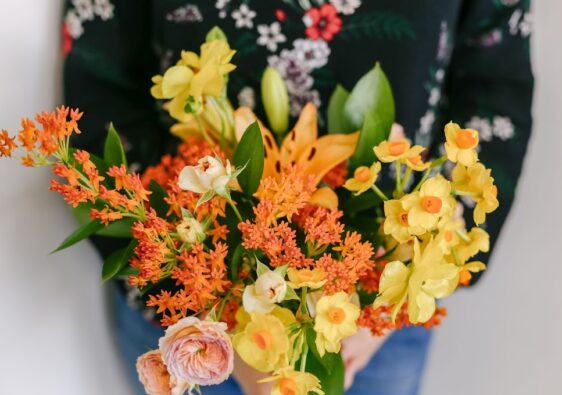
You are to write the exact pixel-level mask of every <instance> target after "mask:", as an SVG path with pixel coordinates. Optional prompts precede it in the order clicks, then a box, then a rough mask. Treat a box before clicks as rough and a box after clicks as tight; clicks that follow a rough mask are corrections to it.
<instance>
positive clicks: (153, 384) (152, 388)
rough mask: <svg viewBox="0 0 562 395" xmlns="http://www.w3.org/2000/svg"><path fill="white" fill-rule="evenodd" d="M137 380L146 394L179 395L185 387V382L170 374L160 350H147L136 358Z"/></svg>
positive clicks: (186, 385)
mask: <svg viewBox="0 0 562 395" xmlns="http://www.w3.org/2000/svg"><path fill="white" fill-rule="evenodd" d="M136 367H137V373H138V375H139V380H140V382H141V383H142V385H143V386H144V390H145V391H146V393H147V394H148V395H181V394H183V393H184V392H185V391H186V390H187V388H188V384H187V383H186V382H183V381H180V380H176V379H175V378H174V377H173V376H170V373H168V370H167V369H166V365H165V364H164V361H162V357H161V355H160V351H158V350H152V351H149V352H147V353H145V354H143V355H141V356H140V357H138V359H137V365H136Z"/></svg>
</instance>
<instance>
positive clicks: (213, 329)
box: [159, 317, 234, 385]
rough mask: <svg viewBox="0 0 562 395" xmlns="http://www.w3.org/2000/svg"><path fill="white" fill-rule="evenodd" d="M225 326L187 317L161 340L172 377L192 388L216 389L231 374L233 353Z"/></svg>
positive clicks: (221, 323)
mask: <svg viewBox="0 0 562 395" xmlns="http://www.w3.org/2000/svg"><path fill="white" fill-rule="evenodd" d="M226 329H227V326H226V324H225V323H224V322H212V321H201V320H200V319H198V318H196V317H186V318H183V319H181V320H180V321H178V322H177V323H176V324H174V325H172V326H170V327H169V328H168V329H167V330H166V333H165V334H164V336H163V337H161V338H160V341H159V348H160V352H161V354H162V359H163V360H164V363H165V364H166V366H167V368H168V372H170V374H171V375H172V376H175V377H177V378H178V379H180V380H184V381H186V382H188V383H189V384H190V385H196V384H198V385H213V384H219V383H222V382H223V381H225V380H226V379H227V378H228V377H229V376H230V373H232V369H233V365H234V351H233V348H232V342H231V340H230V337H229V336H228V335H227V334H226Z"/></svg>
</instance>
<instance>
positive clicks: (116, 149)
mask: <svg viewBox="0 0 562 395" xmlns="http://www.w3.org/2000/svg"><path fill="white" fill-rule="evenodd" d="M103 159H104V161H105V163H107V165H108V166H109V167H111V166H120V165H122V164H123V165H125V167H126V166H127V158H126V156H125V150H124V149H123V144H122V143H121V138H120V137H119V134H118V133H117V131H116V130H115V127H114V126H113V123H110V124H109V129H108V130H107V137H106V138H105V144H104V147H103Z"/></svg>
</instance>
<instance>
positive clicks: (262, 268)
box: [256, 258, 271, 277]
mask: <svg viewBox="0 0 562 395" xmlns="http://www.w3.org/2000/svg"><path fill="white" fill-rule="evenodd" d="M270 271H271V270H270V269H269V268H268V267H267V266H266V265H264V264H263V263H262V262H261V261H260V260H259V259H258V258H256V273H257V274H258V277H259V276H261V275H262V274H265V273H267V272H270Z"/></svg>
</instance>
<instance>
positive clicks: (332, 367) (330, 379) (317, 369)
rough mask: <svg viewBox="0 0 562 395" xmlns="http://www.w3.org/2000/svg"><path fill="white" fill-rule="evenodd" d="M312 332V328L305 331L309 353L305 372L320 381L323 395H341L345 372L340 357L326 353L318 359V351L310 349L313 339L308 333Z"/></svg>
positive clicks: (336, 354) (337, 354)
mask: <svg viewBox="0 0 562 395" xmlns="http://www.w3.org/2000/svg"><path fill="white" fill-rule="evenodd" d="M313 332H314V330H313V329H312V328H309V329H308V330H307V343H308V346H309V348H310V351H309V353H308V357H307V361H306V371H307V372H309V373H312V374H313V375H315V376H316V377H318V378H319V379H320V385H321V386H322V390H323V391H324V393H325V395H342V394H343V383H344V371H345V367H344V364H343V360H342V357H341V355H340V354H339V353H326V354H325V355H324V357H323V358H319V355H318V351H316V352H315V351H314V350H316V346H315V345H314V348H312V347H311V343H312V344H314V341H312V342H311V340H313V339H312V338H311V337H310V335H309V333H313ZM314 336H315V334H314ZM323 361H324V362H323ZM326 365H328V366H329V369H327V368H326Z"/></svg>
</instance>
